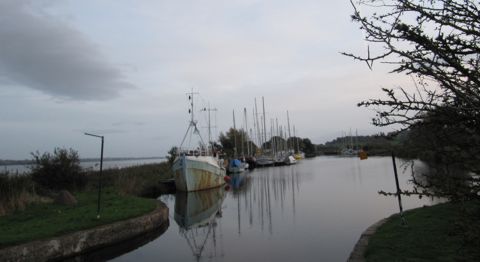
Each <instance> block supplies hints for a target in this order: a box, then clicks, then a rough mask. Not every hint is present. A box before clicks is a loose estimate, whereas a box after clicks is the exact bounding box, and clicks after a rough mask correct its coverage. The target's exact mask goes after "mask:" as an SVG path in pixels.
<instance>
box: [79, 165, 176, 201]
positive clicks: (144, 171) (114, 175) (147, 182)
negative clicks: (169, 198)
mask: <svg viewBox="0 0 480 262" xmlns="http://www.w3.org/2000/svg"><path fill="white" fill-rule="evenodd" d="M98 177H99V172H98V171H90V172H88V186H87V187H88V188H91V189H95V188H97V184H98V180H97V179H98ZM171 178H173V173H172V171H171V168H170V166H169V165H168V163H167V162H163V163H158V164H147V165H138V166H131V167H125V168H118V169H117V168H115V169H107V170H104V171H103V174H102V184H103V185H105V186H109V187H113V188H115V189H116V190H117V192H119V193H120V194H123V195H134V196H142V197H157V196H159V195H160V194H163V193H166V191H168V188H165V187H164V184H163V183H162V182H163V181H165V180H168V179H171Z"/></svg>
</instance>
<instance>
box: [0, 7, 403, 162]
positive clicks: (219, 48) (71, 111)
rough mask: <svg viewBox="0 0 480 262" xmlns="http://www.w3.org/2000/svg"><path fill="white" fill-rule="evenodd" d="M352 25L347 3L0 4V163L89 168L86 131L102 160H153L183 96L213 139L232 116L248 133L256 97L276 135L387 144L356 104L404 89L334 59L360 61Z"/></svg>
mask: <svg viewBox="0 0 480 262" xmlns="http://www.w3.org/2000/svg"><path fill="white" fill-rule="evenodd" d="M352 12H353V9H352V7H351V5H350V2H349V1H348V0H341V1H327V0H311V1H310V0H298V1H281V0H229V1H222V0H205V1H189V0H177V1H158V0H156V1H153V0H146V1H134V0H102V1H98V0H84V1H73V0H36V1H33V0H31V1H30V0H0V159H27V158H30V153H31V152H35V151H39V152H47V151H48V152H52V151H53V149H54V148H55V147H65V148H73V149H75V150H77V151H78V152H79V154H80V157H81V158H89V157H98V155H99V147H100V141H99V139H97V138H94V137H89V136H85V135H84V133H85V132H89V133H94V134H98V135H103V136H105V157H146V156H164V155H166V153H167V151H168V150H169V149H170V148H171V147H172V146H177V145H179V144H180V142H181V140H182V137H183V135H184V133H185V131H186V128H187V126H188V123H189V117H190V116H189V114H188V105H189V104H188V98H187V95H186V93H188V92H190V91H191V90H192V89H193V90H194V92H198V93H199V95H197V98H198V99H196V100H195V102H196V105H198V108H196V109H195V112H197V111H198V110H200V108H201V107H206V106H207V105H210V107H211V108H215V109H217V111H216V112H215V113H213V114H212V119H213V120H214V124H213V125H214V127H215V128H214V130H213V133H214V134H215V135H218V133H219V132H225V131H226V130H227V129H228V128H230V127H231V126H233V119H232V112H233V111H234V110H235V114H236V125H237V127H239V126H241V123H242V122H243V110H244V108H246V109H247V119H248V120H249V128H251V127H252V126H253V124H252V122H251V121H252V118H253V113H252V109H253V107H254V99H255V98H256V99H257V103H258V106H259V108H261V100H262V97H264V100H265V110H266V119H267V120H271V119H278V122H279V124H280V125H283V126H286V125H287V113H286V112H287V110H288V112H289V116H290V125H291V126H292V129H293V125H295V128H296V131H297V132H296V135H297V136H300V137H306V138H309V139H310V140H311V141H312V142H313V143H315V144H320V143H325V142H327V141H329V140H332V139H334V138H336V137H338V136H342V134H345V133H347V134H348V133H349V132H350V130H352V131H351V132H352V133H354V132H355V131H357V132H358V134H359V135H370V134H375V133H378V132H388V131H391V129H388V128H378V127H374V126H372V124H371V119H372V118H373V117H374V116H375V112H374V111H373V109H368V108H359V107H357V103H358V102H360V101H362V100H366V99H369V98H378V97H382V92H381V88H384V87H385V88H395V87H398V86H400V85H404V84H408V82H407V81H408V79H406V78H405V77H403V76H398V75H393V74H388V71H389V70H390V69H389V68H388V67H387V66H384V65H381V64H377V65H374V69H373V70H370V69H369V68H368V67H367V65H366V64H365V63H361V62H358V61H354V60H353V59H351V58H349V57H346V56H342V55H341V54H340V52H353V53H358V54H364V53H366V50H367V44H366V43H365V42H364V41H363V38H364V36H363V34H362V32H361V31H360V29H359V25H357V24H354V23H352V22H351V19H350V15H351V14H352ZM371 51H372V52H374V51H375V50H371ZM196 114H197V115H198V119H199V121H200V124H199V126H200V127H201V128H200V129H201V132H203V134H204V136H206V134H207V131H206V124H205V119H206V117H205V115H203V114H200V112H197V113H196ZM213 120H212V121H213ZM267 126H269V124H268V122H267ZM292 132H293V130H292Z"/></svg>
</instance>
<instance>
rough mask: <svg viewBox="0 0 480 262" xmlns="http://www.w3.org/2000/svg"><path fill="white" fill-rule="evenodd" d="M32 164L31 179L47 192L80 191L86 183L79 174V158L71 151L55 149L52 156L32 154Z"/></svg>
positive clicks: (82, 174) (48, 154)
mask: <svg viewBox="0 0 480 262" xmlns="http://www.w3.org/2000/svg"><path fill="white" fill-rule="evenodd" d="M32 156H33V162H34V164H33V165H32V167H31V171H32V179H33V181H34V182H35V183H37V184H38V185H40V186H41V187H43V188H44V189H48V190H62V189H67V190H80V189H82V188H83V187H84V186H85V184H86V182H87V179H86V176H85V174H84V173H83V172H81V171H82V170H81V167H80V158H79V156H78V153H77V151H75V150H73V149H69V150H67V149H65V148H55V149H54V150H53V154H51V153H49V152H45V153H43V154H40V153H39V152H38V151H37V152H35V153H32Z"/></svg>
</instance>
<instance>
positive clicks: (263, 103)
mask: <svg viewBox="0 0 480 262" xmlns="http://www.w3.org/2000/svg"><path fill="white" fill-rule="evenodd" d="M262 105H263V138H264V143H266V142H267V124H266V122H265V121H266V120H265V100H264V99H263V96H262Z"/></svg>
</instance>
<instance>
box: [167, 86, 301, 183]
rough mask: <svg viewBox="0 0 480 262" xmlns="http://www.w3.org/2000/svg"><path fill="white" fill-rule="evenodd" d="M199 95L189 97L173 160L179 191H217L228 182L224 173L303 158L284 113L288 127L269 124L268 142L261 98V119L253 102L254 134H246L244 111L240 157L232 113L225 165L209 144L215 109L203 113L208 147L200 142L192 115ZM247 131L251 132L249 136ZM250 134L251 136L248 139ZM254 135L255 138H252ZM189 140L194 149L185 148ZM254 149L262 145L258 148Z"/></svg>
mask: <svg viewBox="0 0 480 262" xmlns="http://www.w3.org/2000/svg"><path fill="white" fill-rule="evenodd" d="M196 94H198V93H195V92H193V90H192V92H190V93H188V94H187V95H188V99H189V102H190V105H189V114H190V121H189V125H188V128H187V131H186V133H185V135H184V137H183V139H182V142H181V144H180V146H179V147H178V148H177V152H176V158H175V160H174V162H173V167H172V169H173V172H174V178H175V185H176V188H177V190H179V191H186V192H189V191H198V190H204V189H209V188H214V187H219V186H221V185H223V184H224V183H225V181H228V179H229V177H226V174H227V172H228V173H230V174H235V173H241V172H244V171H245V170H247V169H249V168H250V169H251V168H255V167H257V166H258V167H263V166H274V165H292V164H295V163H296V162H297V161H298V160H300V159H302V158H303V153H302V152H300V150H299V141H298V138H297V137H296V136H295V126H293V134H294V136H293V137H291V136H290V116H289V113H288V111H287V122H288V129H287V127H282V126H279V125H278V119H276V120H275V121H273V119H272V120H271V127H270V132H269V136H270V140H269V141H267V128H266V116H265V100H264V98H263V97H262V108H263V114H262V115H261V116H260V118H261V121H260V120H259V114H258V110H257V100H256V99H255V107H254V115H253V126H254V127H253V130H252V129H250V130H248V126H247V123H248V121H247V110H246V109H245V108H244V128H245V129H243V128H242V129H241V130H240V132H239V134H240V135H241V155H240V154H239V152H237V137H236V136H237V132H238V131H237V129H236V123H235V111H234V112H233V135H234V148H233V156H232V159H230V160H229V161H227V162H225V159H223V155H222V153H221V152H220V148H216V147H215V144H214V143H213V142H212V141H211V135H210V134H211V132H210V127H211V125H210V111H214V110H215V109H211V108H208V109H206V108H205V109H204V110H202V111H208V119H209V120H208V130H209V132H208V134H209V136H208V143H205V141H204V140H203V138H202V136H201V134H200V130H199V129H198V126H197V125H198V121H197V120H196V119H195V114H194V95H196ZM249 131H250V132H249ZM249 133H250V135H249ZM254 133H255V134H256V136H255V135H254ZM192 137H196V138H197V139H196V143H194V146H193V147H192V146H191V143H189V145H185V144H186V141H187V138H188V140H189V142H191V139H192ZM253 137H256V140H252V139H251V138H253ZM245 141H246V144H247V154H245V151H244V145H245ZM255 145H261V146H260V147H257V146H255Z"/></svg>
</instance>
